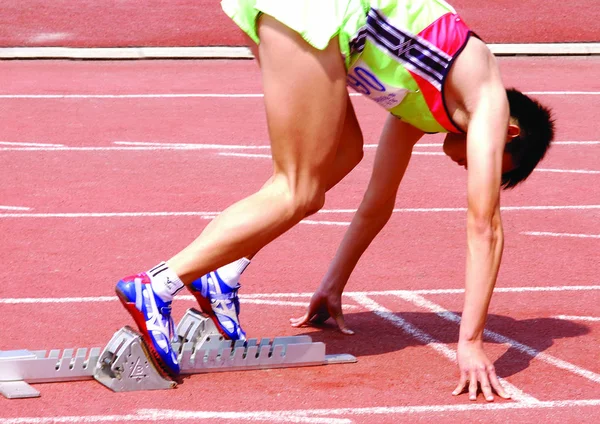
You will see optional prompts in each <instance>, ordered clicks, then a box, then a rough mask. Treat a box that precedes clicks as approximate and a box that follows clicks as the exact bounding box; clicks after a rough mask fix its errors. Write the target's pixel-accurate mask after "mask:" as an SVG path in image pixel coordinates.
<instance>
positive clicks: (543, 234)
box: [521, 231, 600, 239]
mask: <svg viewBox="0 0 600 424" xmlns="http://www.w3.org/2000/svg"><path fill="white" fill-rule="evenodd" d="M521 234H524V235H526V236H538V237H574V238H594V239H598V238H600V234H570V233H552V232H547V231H523V232H522V233H521Z"/></svg>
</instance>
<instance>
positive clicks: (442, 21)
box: [411, 13, 471, 133]
mask: <svg viewBox="0 0 600 424" xmlns="http://www.w3.org/2000/svg"><path fill="white" fill-rule="evenodd" d="M470 35H471V30H469V28H468V27H467V25H466V24H465V23H464V22H463V21H462V19H461V18H460V17H459V16H458V15H456V14H452V13H447V14H445V15H443V16H441V17H440V18H439V19H437V20H436V21H434V22H433V23H432V24H431V25H429V26H428V27H427V28H425V29H424V30H423V31H421V32H420V33H419V34H418V36H419V37H420V38H423V39H425V40H427V41H429V42H430V43H432V44H433V45H435V46H436V47H437V48H439V49H440V50H442V51H444V52H446V53H447V54H448V55H450V56H452V60H451V62H450V65H449V66H452V62H453V61H454V59H456V57H457V56H458V54H459V53H460V52H461V50H462V49H463V47H464V46H465V44H466V43H467V40H468V39H469V37H470ZM449 71H450V68H448V69H447V70H446V72H445V75H444V80H445V78H446V76H447V75H448V72H449ZM411 75H412V76H413V78H414V79H415V81H416V82H417V84H418V85H419V88H420V90H421V92H422V93H423V97H424V98H425V101H426V102H427V105H428V106H429V110H431V113H432V114H433V116H434V117H435V119H436V120H437V121H438V122H439V123H440V124H441V125H442V126H443V127H444V128H446V129H447V130H448V131H450V132H455V133H460V132H462V131H461V130H460V129H459V128H457V127H456V125H454V123H453V122H452V119H451V118H450V116H448V112H447V110H446V107H445V105H444V98H443V88H442V91H438V89H437V88H435V87H434V86H433V85H432V84H431V83H430V82H429V81H427V80H426V79H425V78H422V77H420V76H419V75H416V74H414V73H412V72H411Z"/></svg>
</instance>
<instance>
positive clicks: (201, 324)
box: [0, 309, 356, 398]
mask: <svg viewBox="0 0 600 424" xmlns="http://www.w3.org/2000/svg"><path fill="white" fill-rule="evenodd" d="M173 349H175V351H176V352H178V358H179V364H180V367H181V374H182V375H191V374H202V373H209V372H226V371H242V370H257V369H270V368H291V367H305V366H317V365H327V364H338V363H352V362H356V358H355V357H354V356H352V355H347V354H341V355H326V354H325V344H324V343H321V342H313V341H312V339H311V338H310V337H309V336H291V337H276V338H274V339H262V340H259V339H248V340H245V341H240V340H238V341H231V340H225V339H224V338H223V337H222V336H221V335H220V334H219V332H218V330H217V329H216V327H215V326H214V324H213V322H212V320H211V319H210V318H208V317H207V316H206V315H204V314H202V313H201V312H199V311H197V310H195V309H189V310H188V311H187V312H186V314H185V315H184V317H183V318H182V320H181V322H180V323H179V325H178V326H177V329H176V340H175V341H174V342H173ZM93 378H94V379H96V380H97V381H99V382H100V383H102V384H104V385H105V386H107V387H108V388H110V389H111V390H113V391H115V392H123V391H135V390H163V389H170V388H174V387H175V386H176V385H177V383H176V382H175V381H172V380H170V379H169V378H168V377H164V375H163V374H162V373H161V372H159V371H158V369H157V368H156V366H155V364H154V362H153V361H152V359H151V357H150V355H149V354H148V352H147V351H146V346H145V344H144V342H143V341H142V337H141V335H140V334H139V333H137V331H135V330H133V329H132V328H131V327H129V326H125V327H123V328H121V329H120V330H119V331H117V332H116V333H115V334H114V336H113V337H112V339H111V340H110V341H109V343H108V344H107V345H106V347H105V348H104V349H101V348H98V347H96V348H92V349H85V348H83V349H65V350H62V351H61V350H50V351H29V350H13V351H3V352H2V351H0V394H2V395H4V396H5V397H7V398H27V397H37V396H40V393H39V391H37V390H36V389H35V388H33V387H32V386H30V384H35V383H49V382H65V381H79V380H89V379H93Z"/></svg>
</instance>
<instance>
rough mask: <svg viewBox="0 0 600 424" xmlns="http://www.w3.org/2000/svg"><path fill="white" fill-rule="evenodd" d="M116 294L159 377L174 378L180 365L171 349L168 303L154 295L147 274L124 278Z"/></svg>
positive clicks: (171, 336) (171, 337) (170, 324)
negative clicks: (139, 333) (143, 343)
mask: <svg viewBox="0 0 600 424" xmlns="http://www.w3.org/2000/svg"><path fill="white" fill-rule="evenodd" d="M115 291H116V292H117V296H119V299H120V300H121V303H123V306H125V309H127V311H128V312H129V313H130V314H131V316H132V317H133V319H134V321H135V323H136V324H137V326H138V328H139V330H140V332H141V333H142V337H143V339H144V341H145V342H146V346H147V347H148V350H149V351H150V354H151V355H152V357H153V358H154V359H155V361H156V363H157V365H158V366H159V368H160V370H161V371H162V373H163V374H166V375H168V376H170V377H172V378H176V377H177V376H178V375H179V363H178V361H177V354H176V353H175V352H174V351H173V348H172V346H171V340H172V339H173V334H174V326H173V319H172V318H171V302H165V301H163V300H162V299H161V298H160V297H158V296H157V295H156V294H155V293H154V291H153V290H152V286H151V284H150V278H149V277H148V275H147V274H146V273H141V274H137V275H133V276H130V277H125V278H123V279H122V280H121V281H119V282H118V283H117V286H116V288H115Z"/></svg>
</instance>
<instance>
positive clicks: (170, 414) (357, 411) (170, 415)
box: [0, 399, 600, 424]
mask: <svg viewBox="0 0 600 424" xmlns="http://www.w3.org/2000/svg"><path fill="white" fill-rule="evenodd" d="M598 406H600V399H584V400H553V401H540V402H533V403H523V402H496V403H466V404H460V405H421V406H380V407H377V406H375V407H366V408H331V409H297V410H278V411H243V412H239V411H234V412H223V411H182V410H172V409H138V410H137V411H135V413H131V414H123V415H80V416H64V415H63V416H54V417H20V418H0V424H54V423H65V424H71V423H100V422H137V421H146V422H157V421H158V422H164V421H168V420H173V421H176V420H177V421H188V422H189V421H190V420H213V421H214V420H218V419H222V420H227V419H229V420H234V419H240V420H244V419H246V420H248V421H261V420H262V421H266V420H268V419H271V417H273V418H276V419H279V418H287V417H297V418H307V417H311V416H314V417H315V418H316V417H323V418H324V419H325V420H331V419H332V416H369V415H384V416H385V415H411V414H436V413H437V414H440V413H446V412H459V413H460V412H472V411H482V412H485V411H510V410H513V411H519V410H539V409H555V408H561V409H566V408H588V407H598ZM326 422H330V423H332V424H337V423H342V422H349V421H347V420H346V421H341V420H338V421H326Z"/></svg>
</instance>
